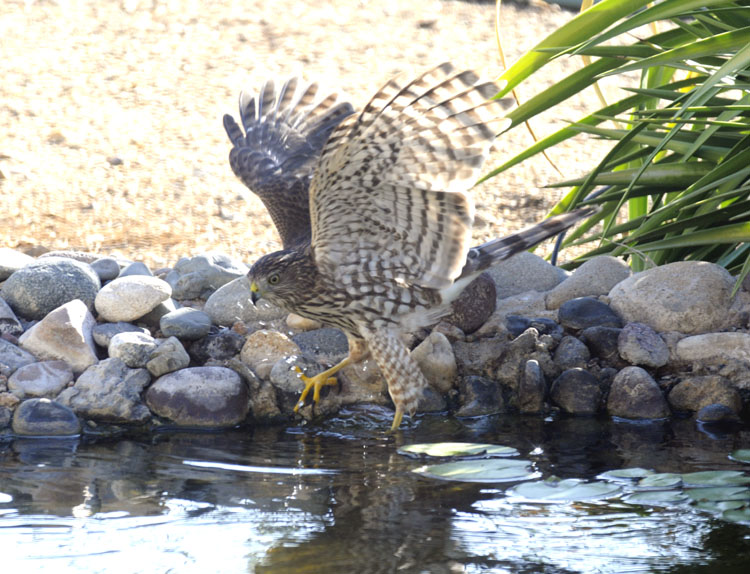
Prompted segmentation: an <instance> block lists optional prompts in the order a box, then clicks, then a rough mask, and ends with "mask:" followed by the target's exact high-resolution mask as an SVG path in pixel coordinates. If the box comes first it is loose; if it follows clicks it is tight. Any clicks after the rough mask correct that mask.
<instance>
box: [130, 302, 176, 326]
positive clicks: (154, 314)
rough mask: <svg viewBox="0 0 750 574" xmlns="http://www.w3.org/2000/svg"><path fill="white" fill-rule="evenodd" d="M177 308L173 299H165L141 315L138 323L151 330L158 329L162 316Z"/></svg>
mask: <svg viewBox="0 0 750 574" xmlns="http://www.w3.org/2000/svg"><path fill="white" fill-rule="evenodd" d="M177 309H178V304H177V303H176V302H175V300H174V299H172V298H169V299H165V300H164V301H162V302H161V303H159V304H158V305H157V306H156V307H154V308H153V309H151V311H149V312H148V313H146V314H145V315H144V316H143V317H141V318H140V319H138V323H143V324H144V325H147V326H148V328H149V329H151V330H152V331H158V330H159V329H160V328H161V318H162V317H164V315H168V314H169V313H172V312H174V311H176V310H177Z"/></svg>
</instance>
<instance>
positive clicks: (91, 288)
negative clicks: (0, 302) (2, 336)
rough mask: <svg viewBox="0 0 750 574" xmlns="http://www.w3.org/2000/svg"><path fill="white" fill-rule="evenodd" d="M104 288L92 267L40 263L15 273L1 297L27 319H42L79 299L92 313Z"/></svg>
mask: <svg viewBox="0 0 750 574" xmlns="http://www.w3.org/2000/svg"><path fill="white" fill-rule="evenodd" d="M100 287H101V282H100V281H99V276H98V275H97V274H96V272H94V270H93V269H92V268H91V266H90V265H88V264H86V263H81V262H79V261H76V260H74V259H67V258H63V257H47V258H44V259H38V260H36V261H34V262H33V263H30V264H29V265H27V266H26V267H23V268H22V269H19V270H18V271H16V272H15V273H13V274H12V275H11V276H10V277H8V279H7V280H6V281H5V283H3V285H2V289H0V293H2V297H3V299H5V302H6V303H8V305H10V307H11V308H12V309H13V311H14V312H15V313H16V314H17V315H19V316H20V317H23V318H25V319H43V318H44V317H46V316H47V314H48V313H50V312H51V311H52V310H54V309H57V308H58V307H60V306H61V305H64V304H65V303H68V302H70V301H73V300H74V299H79V300H81V301H83V303H84V304H85V305H86V307H88V308H89V309H90V310H92V311H93V308H94V298H95V297H96V294H97V292H98V291H99V289H100Z"/></svg>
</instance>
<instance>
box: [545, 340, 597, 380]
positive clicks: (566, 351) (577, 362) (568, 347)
mask: <svg viewBox="0 0 750 574" xmlns="http://www.w3.org/2000/svg"><path fill="white" fill-rule="evenodd" d="M590 358H591V353H590V352H589V349H588V347H587V346H586V345H584V344H583V343H582V342H581V341H579V340H578V339H576V338H575V337H572V336H570V335H567V336H565V337H563V338H562V340H561V341H560V344H559V345H558V346H557V349H555V355H554V361H555V365H557V368H558V369H560V371H565V370H567V369H575V368H576V367H579V368H581V369H583V368H585V367H586V364H587V363H588V361H589V359H590Z"/></svg>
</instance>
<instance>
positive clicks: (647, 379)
mask: <svg viewBox="0 0 750 574" xmlns="http://www.w3.org/2000/svg"><path fill="white" fill-rule="evenodd" d="M607 412H608V413H609V414H610V415H611V416H613V417H621V418H625V419H661V418H665V417H668V416H669V407H668V406H667V401H666V400H665V399H664V395H663V394H662V392H661V389H660V388H659V385H657V384H656V381H654V379H653V378H651V375H649V374H648V373H647V372H646V371H644V370H643V369H642V368H640V367H626V368H624V369H622V370H621V371H620V372H619V373H617V376H616V377H615V379H614V381H612V386H611V387H610V390H609V397H608V399H607Z"/></svg>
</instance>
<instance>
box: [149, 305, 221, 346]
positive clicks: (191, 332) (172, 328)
mask: <svg viewBox="0 0 750 574" xmlns="http://www.w3.org/2000/svg"><path fill="white" fill-rule="evenodd" d="M159 326H160V328H161V332H162V333H163V334H164V336H165V337H177V338H179V339H189V340H191V341H192V340H195V339H200V338H201V337H205V336H206V335H208V332H209V331H210V330H211V317H209V316H208V314H207V313H204V312H203V311H198V310H197V309H192V308H190V307H183V308H182V309H176V310H175V311H172V312H171V313H167V314H166V315H164V316H163V317H162V318H161V320H160V321H159Z"/></svg>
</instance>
